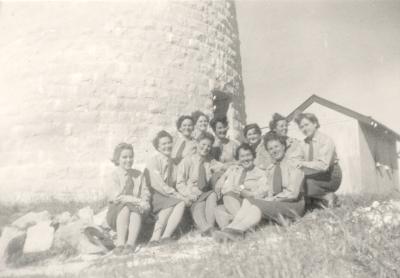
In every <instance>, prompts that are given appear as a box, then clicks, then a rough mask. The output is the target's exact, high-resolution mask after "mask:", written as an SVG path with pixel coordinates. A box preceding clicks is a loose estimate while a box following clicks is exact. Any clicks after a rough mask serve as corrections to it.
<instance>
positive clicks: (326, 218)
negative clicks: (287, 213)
mask: <svg viewBox="0 0 400 278" xmlns="http://www.w3.org/2000/svg"><path fill="white" fill-rule="evenodd" d="M390 198H391V199H393V198H396V199H398V196H390ZM377 199H378V201H379V202H380V204H381V205H382V206H383V204H384V202H385V200H387V199H388V197H379V198H377V197H376V196H373V197H372V196H371V197H363V198H351V197H346V198H344V199H343V198H342V205H341V206H340V207H339V208H335V209H325V210H314V211H313V212H310V213H308V214H307V215H306V216H305V217H304V218H302V219H300V220H298V221H297V222H295V223H294V224H292V225H289V226H286V227H277V226H273V225H268V226H263V227H261V228H259V229H258V230H257V231H256V232H254V233H251V234H249V235H248V236H247V238H246V240H244V241H241V242H235V243H232V244H223V245H221V244H217V243H215V242H214V241H213V240H212V239H204V238H201V237H199V235H198V234H197V233H196V232H191V233H189V234H187V235H186V236H184V237H183V238H182V239H181V240H179V241H178V242H176V243H173V244H171V245H169V246H161V247H157V248H143V249H142V250H140V251H139V252H138V253H136V254H134V255H131V256H125V257H114V256H111V255H108V256H103V257H100V258H97V259H95V260H93V261H90V263H89V264H88V266H87V267H84V269H83V270H79V271H77V272H70V273H68V274H66V273H63V272H61V273H55V272H54V271H53V272H43V273H36V274H35V272H29V271H28V272H20V273H19V272H18V271H14V272H12V273H8V274H10V275H11V274H18V273H19V274H20V275H21V276H27V277H50V276H52V275H53V274H54V275H55V274H59V275H61V276H64V277H79V276H84V277H159V278H161V277H254V278H256V277H296V278H297V277H310V278H313V277H315V278H317V277H318V278H320V277H332V278H334V277H360V278H361V277H396V278H397V277H400V226H397V225H392V224H390V223H389V224H384V225H378V226H374V224H373V223H374V222H371V221H368V217H361V216H359V214H358V213H356V212H355V211H356V210H357V209H358V208H360V207H361V208H362V207H369V206H370V205H371V203H372V202H373V201H375V200H377ZM365 211H368V209H366V210H365ZM376 211H378V210H376ZM395 213H397V214H399V213H400V212H399V211H396V212H395ZM65 267H66V268H68V267H69V266H68V264H67V265H65ZM71 267H72V265H71ZM21 270H22V269H21ZM3 274H4V275H5V274H6V273H3ZM8 274H7V275H8ZM43 274H45V276H43ZM0 276H2V275H1V273H0Z"/></svg>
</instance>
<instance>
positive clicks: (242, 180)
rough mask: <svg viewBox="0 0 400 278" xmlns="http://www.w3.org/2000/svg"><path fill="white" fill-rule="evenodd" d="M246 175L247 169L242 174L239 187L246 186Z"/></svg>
mask: <svg viewBox="0 0 400 278" xmlns="http://www.w3.org/2000/svg"><path fill="white" fill-rule="evenodd" d="M246 175H247V171H246V170H245V169H243V170H242V173H241V174H240V178H239V185H242V184H244V181H245V180H246Z"/></svg>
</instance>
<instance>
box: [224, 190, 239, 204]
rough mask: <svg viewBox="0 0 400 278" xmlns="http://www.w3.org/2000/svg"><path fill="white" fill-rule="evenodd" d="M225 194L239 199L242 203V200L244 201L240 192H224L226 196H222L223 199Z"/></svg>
mask: <svg viewBox="0 0 400 278" xmlns="http://www.w3.org/2000/svg"><path fill="white" fill-rule="evenodd" d="M225 196H229V197H232V198H234V199H235V200H237V201H238V202H239V203H240V204H242V202H243V198H242V197H240V194H239V193H235V192H232V191H229V192H227V193H225V194H224V196H223V197H222V199H223V198H224V197H225Z"/></svg>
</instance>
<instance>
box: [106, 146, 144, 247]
mask: <svg viewBox="0 0 400 278" xmlns="http://www.w3.org/2000/svg"><path fill="white" fill-rule="evenodd" d="M133 157H134V152H133V146H132V145H130V144H127V143H120V144H118V145H117V146H116V147H115V150H114V155H113V159H112V161H113V162H114V164H115V166H116V167H117V168H116V169H115V171H114V172H113V173H112V175H111V177H110V180H109V187H110V188H111V190H110V193H109V196H108V200H109V207H108V211H107V217H106V218H107V223H108V225H109V226H110V227H111V228H112V229H113V230H115V231H116V232H117V243H116V248H115V249H114V250H115V251H114V252H115V253H116V254H122V253H131V252H133V251H134V250H135V247H136V240H137V237H138V235H139V232H140V228H141V222H142V218H143V217H145V216H146V215H147V213H148V212H149V210H150V204H149V199H150V194H149V190H148V188H147V185H146V183H145V179H144V177H143V175H142V173H141V172H140V171H138V170H135V169H132V165H133Z"/></svg>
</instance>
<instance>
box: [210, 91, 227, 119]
mask: <svg viewBox="0 0 400 278" xmlns="http://www.w3.org/2000/svg"><path fill="white" fill-rule="evenodd" d="M212 94H213V106H214V118H221V117H226V113H227V112H228V109H229V104H230V103H231V101H232V99H231V96H230V94H228V93H225V92H222V91H217V90H216V91H213V92H212Z"/></svg>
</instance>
